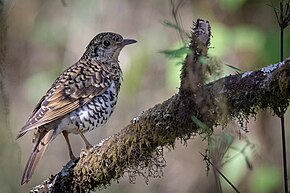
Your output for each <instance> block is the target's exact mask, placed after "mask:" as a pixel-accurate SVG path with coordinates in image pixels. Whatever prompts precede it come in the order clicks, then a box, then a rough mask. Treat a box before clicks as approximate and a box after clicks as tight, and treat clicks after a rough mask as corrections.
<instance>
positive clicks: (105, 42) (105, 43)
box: [103, 40, 111, 47]
mask: <svg viewBox="0 0 290 193" xmlns="http://www.w3.org/2000/svg"><path fill="white" fill-rule="evenodd" d="M103 44H104V46H106V47H108V46H109V45H110V44H111V43H110V41H108V40H105V41H104V42H103Z"/></svg>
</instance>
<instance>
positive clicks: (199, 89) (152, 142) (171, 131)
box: [32, 19, 290, 192]
mask: <svg viewBox="0 0 290 193" xmlns="http://www.w3.org/2000/svg"><path fill="white" fill-rule="evenodd" d="M210 30H211V29H210V25H209V22H208V21H205V20H202V19H198V20H197V21H196V22H195V23H194V28H193V31H192V34H191V37H190V41H191V42H190V45H189V48H190V51H191V54H189V55H188V56H187V57H186V59H185V61H184V64H183V67H182V72H181V76H180V78H181V85H180V89H179V92H178V94H176V95H174V96H172V97H171V98H169V99H168V100H166V101H164V102H163V103H161V104H157V105H155V106H154V107H152V108H150V109H148V110H147V111H145V112H143V113H142V114H141V115H139V116H138V117H136V118H134V119H133V120H132V121H131V123H130V124H128V125H127V126H126V127H125V128H123V129H122V130H121V131H120V132H119V133H117V134H115V135H113V136H110V137H109V138H107V139H104V140H103V141H102V142H101V143H100V144H98V145H96V146H94V148H92V149H89V150H83V151H82V152H81V155H80V158H79V159H78V160H75V161H71V162H69V163H68V164H67V165H66V166H65V167H64V168H63V169H62V171H60V172H59V173H58V174H56V175H53V176H51V178H49V179H47V180H45V181H44V182H43V183H42V184H40V185H38V186H36V187H34V189H33V190H32V192H90V191H91V190H94V189H96V188H105V187H107V186H109V185H110V184H111V182H112V181H117V180H118V179H119V178H120V177H122V176H123V175H124V174H125V173H127V174H128V175H129V180H130V181H134V179H135V177H136V176H138V175H141V176H143V177H144V178H145V180H146V181H147V180H148V178H149V177H160V176H162V169H163V168H164V167H165V166H166V162H165V160H164V158H163V148H169V149H173V148H174V144H175V141H176V140H177V139H181V140H182V141H183V142H186V141H187V140H188V139H190V138H191V137H192V136H194V135H195V134H196V133H200V125H198V124H197V123H196V122H194V121H193V117H195V118H197V119H198V120H200V121H201V122H202V123H204V125H206V128H208V129H210V130H212V129H213V128H214V127H215V126H218V125H222V126H225V125H226V124H227V123H229V122H230V121H232V120H233V119H237V120H245V119H246V120H247V119H248V118H249V117H251V116H255V115H256V113H257V112H258V111H259V110H265V109H271V110H273V112H274V113H275V114H277V115H279V113H281V112H284V111H285V110H286V108H287V107H288V105H289V97H290V58H288V59H286V60H285V61H284V62H280V63H277V64H273V65H269V66H267V67H265V68H262V69H260V70H257V71H251V72H245V73H242V74H236V75H230V76H227V77H225V78H222V79H219V80H217V81H214V82H212V83H209V84H206V85H204V84H203V82H204V77H203V72H204V66H205V65H204V64H203V63H204V62H203V61H204V60H203V59H204V58H206V57H207V50H208V47H209V44H210V37H211V33H210ZM202 132H205V133H207V132H206V131H202Z"/></svg>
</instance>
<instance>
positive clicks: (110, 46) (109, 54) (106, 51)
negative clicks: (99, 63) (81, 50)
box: [85, 32, 137, 60]
mask: <svg viewBox="0 0 290 193" xmlns="http://www.w3.org/2000/svg"><path fill="white" fill-rule="evenodd" d="M136 42H137V41H136V40H133V39H124V38H123V37H122V36H121V35H119V34H116V33H113V32H103V33H99V34H98V35H96V36H95V37H94V38H93V39H92V40H91V42H90V43H89V45H88V46H87V50H86V53H85V55H87V56H89V57H92V58H97V59H98V60H106V59H108V58H111V59H115V60H118V56H119V54H120V51H121V50H122V48H123V47H124V46H126V45H129V44H133V43H136Z"/></svg>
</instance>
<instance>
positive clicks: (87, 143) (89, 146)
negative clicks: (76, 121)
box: [77, 128, 93, 149]
mask: <svg viewBox="0 0 290 193" xmlns="http://www.w3.org/2000/svg"><path fill="white" fill-rule="evenodd" d="M77 130H78V132H79V134H80V136H81V138H82V139H83V140H84V142H85V144H86V149H90V148H92V147H93V146H92V145H91V144H90V142H89V141H88V140H87V139H86V137H85V136H84V134H83V133H82V132H81V130H80V129H79V128H77Z"/></svg>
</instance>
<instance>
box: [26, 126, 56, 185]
mask: <svg viewBox="0 0 290 193" xmlns="http://www.w3.org/2000/svg"><path fill="white" fill-rule="evenodd" d="M40 130H41V129H39V130H38V131H40ZM54 138H55V132H54V129H51V130H49V131H46V130H45V129H44V130H42V131H41V132H39V133H38V134H36V136H35V140H34V142H35V145H34V147H33V151H32V153H31V155H30V157H29V159H28V161H27V164H26V166H25V169H24V173H23V176H22V180H21V185H23V184H25V183H27V182H29V180H30V179H31V177H32V174H33V172H34V170H35V168H36V165H37V164H38V162H39V160H40V159H41V158H42V156H43V154H44V152H45V150H46V148H47V146H48V144H49V143H50V142H51V141H52V140H53V139H54Z"/></svg>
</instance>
